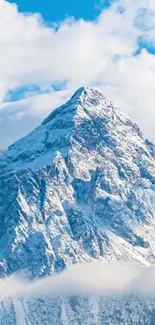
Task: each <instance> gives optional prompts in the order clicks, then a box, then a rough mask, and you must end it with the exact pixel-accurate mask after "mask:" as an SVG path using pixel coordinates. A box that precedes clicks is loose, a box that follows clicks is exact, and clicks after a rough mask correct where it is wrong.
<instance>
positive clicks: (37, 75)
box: [0, 0, 155, 147]
mask: <svg viewBox="0 0 155 325" xmlns="http://www.w3.org/2000/svg"><path fill="white" fill-rule="evenodd" d="M154 17H155V2H154V0H141V1H135V0H117V1H112V2H111V5H110V6H109V7H108V8H107V9H104V10H103V11H102V12H101V14H100V15H99V16H98V17H97V18H96V20H95V21H84V20H82V19H80V20H78V21H77V20H75V19H74V18H68V19H67V20H64V21H63V22H60V23H59V24H54V23H51V24H48V25H47V24H46V23H45V22H44V21H43V19H42V18H41V16H40V15H39V14H25V15H24V14H22V13H20V12H19V11H18V8H17V6H16V5H15V4H11V3H9V2H7V1H5V0H0V49H1V60H0V120H1V121H2V122H3V123H4V125H5V127H4V128H2V131H1V133H0V135H1V137H2V136H3V138H5V142H3V143H2V144H1V145H0V146H1V147H4V146H6V145H7V144H9V142H10V141H11V139H12V141H13V140H15V139H16V138H18V137H19V136H21V135H23V134H24V133H26V132H28V131H29V129H31V128H32V127H30V126H29V123H28V117H29V120H30V117H32V119H33V120H34V123H33V127H34V125H37V124H38V121H40V120H41V119H42V118H44V117H45V116H46V115H47V114H48V113H49V112H50V111H51V110H52V109H54V108H55V107H56V106H58V105H59V104H61V103H62V99H63V100H64V101H65V100H67V99H68V98H69V97H70V95H71V93H72V92H73V91H74V90H75V89H76V88H78V87H80V86H83V85H86V86H89V85H91V86H93V85H95V86H99V87H101V88H102V89H103V90H104V92H105V93H106V95H108V96H109V97H110V98H111V99H112V100H114V101H115V102H116V104H117V105H118V106H119V107H120V108H121V109H123V110H125V111H126V112H127V113H129V115H130V116H131V117H132V118H133V119H134V120H135V121H136V122H138V123H139V124H140V126H141V128H142V130H143V131H144V134H145V136H146V137H148V138H150V139H152V140H155V133H154V119H155V108H154V102H155V92H154V84H155V41H154V40H155V18H154ZM22 87H23V88H25V92H24V95H23V98H22V99H20V100H19V101H15V102H12V99H11V96H10V91H11V92H15V93H16V95H17V99H18V96H19V89H21V88H22ZM35 87H36V88H37V90H36V91H34V88H35ZM32 89H33V90H32ZM59 89H62V91H63V90H64V95H63V96H62V91H57V90H59ZM15 97H16V96H15ZM6 100H7V103H5V101H6ZM19 119H20V123H19ZM10 120H11V122H10ZM8 121H9V122H8ZM7 123H9V124H10V126H12V127H10V134H12V136H11V137H12V138H11V137H8V136H7V134H6V133H5V129H6V126H7ZM1 124H2V123H1ZM19 124H20V125H19ZM21 125H22V131H21V130H19V128H20V126H21ZM11 132H12V133H11Z"/></svg>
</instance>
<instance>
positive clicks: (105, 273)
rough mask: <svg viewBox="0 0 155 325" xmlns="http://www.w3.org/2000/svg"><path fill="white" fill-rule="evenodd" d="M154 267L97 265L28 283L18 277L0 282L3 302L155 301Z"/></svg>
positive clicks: (83, 266)
mask: <svg viewBox="0 0 155 325" xmlns="http://www.w3.org/2000/svg"><path fill="white" fill-rule="evenodd" d="M154 277H155V266H150V267H146V266H145V267H143V266H140V265H137V264H134V263H125V262H111V263H106V262H103V261H95V262H92V263H88V264H83V265H76V266H72V267H71V268H70V269H68V270H66V271H64V272H63V273H61V274H57V275H53V276H50V277H47V278H44V279H39V280H35V281H32V282H26V281H24V280H22V279H21V278H19V277H18V276H12V277H9V278H5V279H3V280H1V281H0V298H1V299H2V298H6V297H29V298H31V297H32V298H35V297H43V296H51V297H52V296H60V295H61V296H62V295H66V296H70V295H100V296H102V295H103V296H104V295H110V296H113V295H123V294H126V295H127V294H134V295H145V296H151V297H155V282H154Z"/></svg>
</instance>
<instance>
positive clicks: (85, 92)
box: [71, 87, 105, 100]
mask: <svg viewBox="0 0 155 325" xmlns="http://www.w3.org/2000/svg"><path fill="white" fill-rule="evenodd" d="M96 96H97V97H100V98H105V95H104V93H103V91H102V90H101V89H99V88H97V87H80V88H79V89H78V90H76V91H75V93H74V94H73V96H72V97H71V100H73V99H78V98H80V99H81V98H91V97H96Z"/></svg>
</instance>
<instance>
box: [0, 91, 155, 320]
mask: <svg viewBox="0 0 155 325" xmlns="http://www.w3.org/2000/svg"><path fill="white" fill-rule="evenodd" d="M154 157H155V146H154V145H153V144H151V143H150V142H149V141H148V140H145V139H144V138H143V135H142V133H141V131H140V129H139V127H138V126H137V125H136V124H135V123H133V122H132V121H131V120H130V118H129V117H128V116H127V115H126V114H125V113H124V112H122V111H120V110H119V109H118V108H117V107H116V106H115V105H114V104H113V103H112V102H111V101H110V100H108V99H107V98H106V97H105V95H104V94H103V93H102V92H101V91H100V90H97V89H93V88H81V89H79V90H78V91H77V92H76V93H75V94H74V95H73V97H72V98H71V99H70V100H69V101H68V102H67V103H66V104H65V105H63V106H61V107H59V108H57V109H56V110H54V111H53V112H52V113H51V114H50V115H49V117H48V118H47V119H45V120H44V121H43V123H42V124H41V125H40V126H39V127H38V128H37V129H36V130H34V131H33V132H32V133H30V134H29V135H28V136H26V137H25V138H22V139H21V140H19V141H17V142H16V143H15V144H13V145H12V146H10V147H9V148H8V150H7V152H6V153H5V154H4V156H2V157H1V160H0V274H1V276H4V275H8V274H12V273H14V272H16V271H20V270H25V271H27V272H28V275H29V277H31V278H34V277H38V276H45V275H49V274H52V273H53V272H54V271H57V272H59V271H62V270H63V269H64V268H66V267H67V266H68V265H69V264H74V263H81V262H85V261H91V260H93V259H100V258H102V259H104V260H106V261H110V260H120V259H123V260H125V261H137V262H139V263H141V264H144V265H149V264H151V263H154V262H155V235H154V234H155V159H154ZM10 306H11V305H10ZM9 308H11V307H9ZM68 308H70V307H68ZM80 308H81V307H80ZM9 324H14V323H9ZM25 324H29V323H25ZM30 324H31V323H30ZM33 324H34V323H33ZM37 324H39V323H37ZM41 324H42V323H41ZM44 324H46V323H43V325H44ZM48 324H49V323H48ZM52 324H59V322H58V321H57V322H56V323H52ZM60 324H70V323H61V322H60ZM71 324H73V323H71ZM74 324H75V323H74ZM77 324H79V323H78V322H77ZM80 324H83V323H80ZM85 324H86V323H85ZM88 324H89V323H88ZM94 324H98V323H97V322H96V323H94ZM99 324H102V323H99ZM103 324H111V323H110V322H109V323H108V322H104V323H103ZM112 324H114V323H112ZM115 324H117V323H115ZM121 324H128V323H121ZM130 324H132V323H130ZM136 324H143V323H136ZM144 324H153V323H144Z"/></svg>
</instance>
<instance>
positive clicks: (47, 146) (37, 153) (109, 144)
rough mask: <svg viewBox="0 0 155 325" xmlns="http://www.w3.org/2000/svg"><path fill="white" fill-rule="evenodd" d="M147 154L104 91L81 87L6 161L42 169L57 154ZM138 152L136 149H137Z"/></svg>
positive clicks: (137, 132) (8, 154)
mask: <svg viewBox="0 0 155 325" xmlns="http://www.w3.org/2000/svg"><path fill="white" fill-rule="evenodd" d="M136 143H137V145H138V146H140V148H141V147H145V150H148V148H147V146H146V144H145V142H144V139H143V137H142V134H141V131H140V129H139V127H138V126H137V125H136V124H135V123H133V122H132V121H131V120H130V119H129V117H128V116H127V115H126V114H125V113H124V112H122V111H120V110H119V109H118V108H117V107H116V106H115V105H114V103H113V102H112V101H110V100H109V99H108V98H107V97H106V96H105V95H104V94H103V92H102V91H101V90H99V89H97V88H89V87H82V88H80V89H78V90H77V91H76V92H75V93H74V95H73V96H72V97H71V99H70V100H69V101H68V102H67V103H65V104H64V105H62V106H60V107H59V108H57V109H55V110H54V111H53V112H52V113H51V114H50V115H49V116H48V117H47V118H46V119H45V120H44V121H43V123H42V124H41V125H40V126H39V127H38V128H37V129H36V130H34V131H33V132H31V133H30V134H29V135H28V136H26V137H24V138H22V139H20V140H19V141H17V142H16V143H15V144H13V145H12V146H10V147H9V149H8V151H7V152H6V154H5V157H4V159H3V162H4V165H8V166H9V168H16V169H25V168H33V169H39V168H41V167H44V166H47V165H51V163H52V161H53V158H54V157H55V155H56V153H57V152H60V153H61V156H62V157H64V158H65V157H67V156H68V155H69V152H82V151H88V152H95V151H97V152H98V151H109V150H110V151H111V154H112V155H116V152H117V153H119V152H121V149H120V148H121V147H122V145H123V144H124V155H126V150H125V148H126V147H129V151H133V147H134V148H135V144H136ZM135 150H136V148H135Z"/></svg>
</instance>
